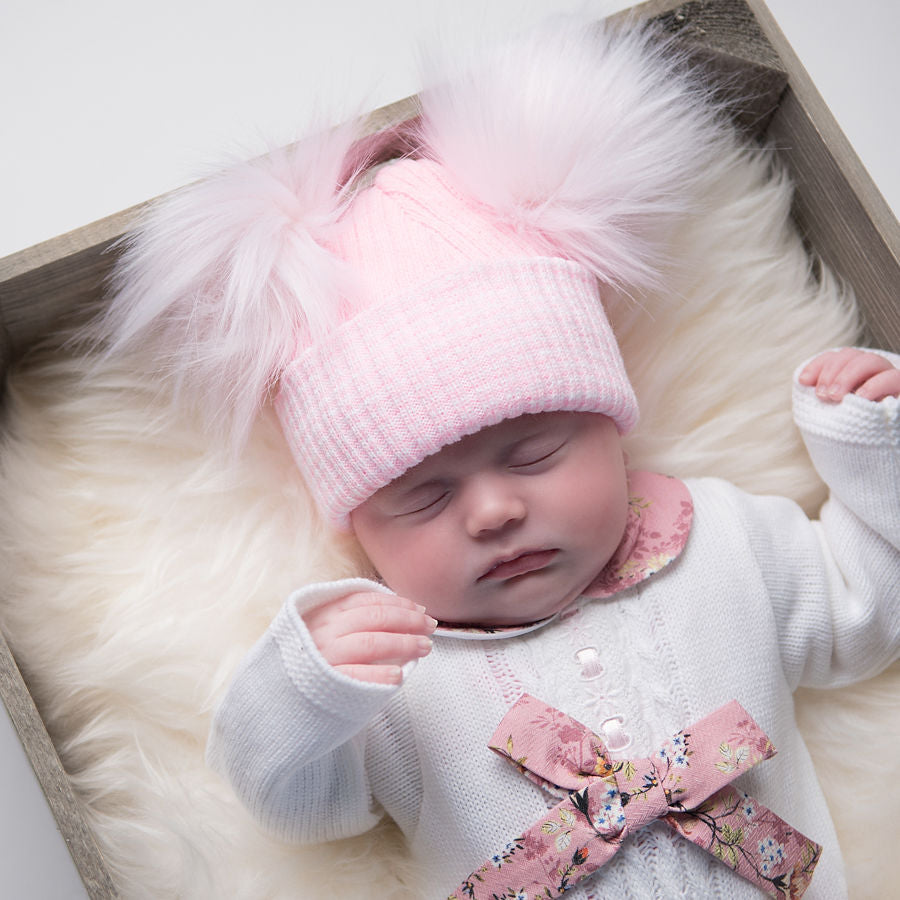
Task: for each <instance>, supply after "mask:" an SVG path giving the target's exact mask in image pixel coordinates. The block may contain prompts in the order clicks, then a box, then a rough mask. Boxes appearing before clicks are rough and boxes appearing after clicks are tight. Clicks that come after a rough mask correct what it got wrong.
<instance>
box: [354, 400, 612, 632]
mask: <svg viewBox="0 0 900 900" xmlns="http://www.w3.org/2000/svg"><path fill="white" fill-rule="evenodd" d="M627 510H628V490H627V483H626V475H625V463H624V458H623V454H622V447H621V443H620V440H619V434H618V431H617V429H616V426H615V424H614V423H613V422H612V420H611V419H608V418H607V417H606V416H602V415H598V414H595V413H572V412H554V413H541V414H539V415H525V416H520V417H519V418H516V419H507V420H505V421H503V422H500V423H499V424H497V425H493V426H491V427H489V428H484V429H482V430H481V431H478V432H476V433H475V434H471V435H468V436H467V437H464V438H463V439H462V440H460V441H458V442H456V443H455V444H450V445H448V446H446V447H444V448H443V449H442V450H440V451H439V452H438V453H435V454H434V455H433V456H429V457H428V458H427V459H425V460H424V461H423V462H421V463H420V464H419V465H417V466H415V467H414V468H412V469H410V470H409V471H407V472H405V473H404V474H403V475H401V476H400V477H399V478H398V479H396V480H395V481H392V482H391V483H390V484H389V485H387V486H386V487H384V488H382V489H381V490H380V491H378V492H377V493H376V494H374V495H373V496H372V497H370V498H369V499H368V500H367V501H366V502H365V503H363V504H362V506H360V507H358V508H357V509H356V510H354V511H353V513H352V514H351V521H352V524H353V529H354V531H355V532H356V536H357V538H358V539H359V541H360V543H361V544H362V547H363V549H364V550H365V551H366V553H367V555H368V557H369V559H370V560H371V562H372V564H373V565H374V566H375V568H376V569H377V570H378V572H379V574H380V575H381V577H382V578H383V579H384V581H385V583H386V584H387V585H388V586H389V587H390V588H391V589H392V590H394V591H395V592H396V593H398V594H400V595H401V596H404V597H407V598H409V599H410V600H414V601H415V602H417V603H421V604H422V605H424V606H425V607H426V609H427V611H428V613H429V614H430V615H432V616H434V618H436V619H438V620H439V621H442V622H456V623H466V624H472V625H515V624H524V623H527V622H533V621H535V620H537V619H541V618H544V617H545V616H548V615H552V614H553V613H555V612H558V611H559V610H560V609H562V608H564V607H565V606H566V605H568V604H569V603H570V602H571V601H572V600H573V599H574V598H575V597H577V596H578V594H580V593H581V592H582V591H583V590H584V588H586V587H587V585H588V584H590V582H591V581H592V580H593V578H594V576H596V575H597V573H598V572H599V571H600V570H601V569H602V568H603V566H604V565H605V564H606V562H607V561H608V560H609V558H610V557H611V556H612V554H613V553H614V552H615V550H616V548H617V547H618V545H619V542H620V541H621V539H622V534H623V532H624V530H625V522H626V516H627Z"/></svg>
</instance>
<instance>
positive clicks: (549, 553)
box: [477, 550, 559, 581]
mask: <svg viewBox="0 0 900 900" xmlns="http://www.w3.org/2000/svg"><path fill="white" fill-rule="evenodd" d="M558 553H559V550H525V551H523V552H522V553H517V554H516V555H515V556H507V557H501V558H500V559H497V560H495V561H494V562H493V563H492V564H491V566H490V567H489V568H488V570H487V571H486V572H484V573H483V574H482V575H480V576H479V577H478V579H477V580H478V581H506V580H508V579H510V578H515V577H517V576H518V575H527V574H528V573H529V572H537V571H539V570H540V569H543V568H545V567H546V566H548V565H549V564H550V563H551V562H553V560H554V559H555V558H556V555H557V554H558Z"/></svg>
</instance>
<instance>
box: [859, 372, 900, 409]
mask: <svg viewBox="0 0 900 900" xmlns="http://www.w3.org/2000/svg"><path fill="white" fill-rule="evenodd" d="M856 393H857V394H858V395H859V396H860V397H862V398H863V399H865V400H875V401H876V402H877V401H878V400H884V398H885V397H900V369H887V370H886V371H884V372H879V373H878V374H877V375H873V376H872V377H871V378H870V379H869V380H868V381H865V382H863V383H862V384H861V385H860V386H859V387H858V388H857V389H856Z"/></svg>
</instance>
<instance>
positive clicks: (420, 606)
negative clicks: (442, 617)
mask: <svg viewBox="0 0 900 900" xmlns="http://www.w3.org/2000/svg"><path fill="white" fill-rule="evenodd" d="M416 610H418V612H425V607H424V606H422V604H421V603H417V604H416Z"/></svg>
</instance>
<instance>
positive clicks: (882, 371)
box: [799, 347, 898, 403]
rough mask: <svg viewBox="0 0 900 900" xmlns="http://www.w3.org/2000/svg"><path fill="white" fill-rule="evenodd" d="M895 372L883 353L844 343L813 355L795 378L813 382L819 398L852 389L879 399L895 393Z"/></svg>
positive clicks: (840, 396) (829, 398)
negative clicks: (833, 348) (870, 351)
mask: <svg viewBox="0 0 900 900" xmlns="http://www.w3.org/2000/svg"><path fill="white" fill-rule="evenodd" d="M896 372H897V370H896V369H894V367H893V366H892V365H891V363H890V362H888V360H886V359H885V358H884V357H883V356H879V355H878V354H877V353H869V352H867V351H864V350H857V349H855V348H853V347H847V348H844V349H843V350H837V351H832V352H829V353H822V354H820V355H819V356H817V357H816V358H815V359H814V360H812V361H811V362H810V363H809V364H808V365H807V366H805V367H804V369H803V371H802V372H801V373H800V376H799V380H800V383H801V384H805V385H808V386H811V387H813V386H814V387H815V390H816V396H818V397H819V399H821V400H825V401H829V402H832V403H839V402H840V401H841V400H843V398H844V397H845V396H846V395H847V394H852V393H856V394H859V396H861V397H864V398H865V399H867V400H881V399H883V398H884V397H887V396H890V395H891V394H896V393H897V387H898V378H897V375H896Z"/></svg>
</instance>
